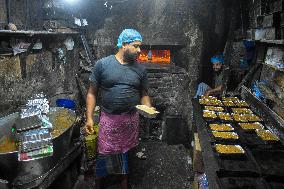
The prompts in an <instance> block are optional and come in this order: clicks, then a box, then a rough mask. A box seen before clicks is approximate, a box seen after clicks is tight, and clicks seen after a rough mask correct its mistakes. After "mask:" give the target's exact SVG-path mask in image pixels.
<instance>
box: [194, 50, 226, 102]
mask: <svg viewBox="0 0 284 189" xmlns="http://www.w3.org/2000/svg"><path fill="white" fill-rule="evenodd" d="M211 63H212V64H213V70H214V84H213V85H214V87H213V88H211V87H210V86H208V85H207V84H206V83H200V84H199V85H198V89H197V92H196V95H195V96H194V98H197V97H198V96H201V95H206V96H209V95H213V96H214V95H220V94H221V93H222V90H223V76H224V73H223V64H224V57H223V55H218V56H214V57H212V58H211Z"/></svg>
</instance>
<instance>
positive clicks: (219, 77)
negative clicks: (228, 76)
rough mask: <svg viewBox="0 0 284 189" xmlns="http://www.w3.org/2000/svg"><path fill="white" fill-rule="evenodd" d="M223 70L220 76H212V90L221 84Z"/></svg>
mask: <svg viewBox="0 0 284 189" xmlns="http://www.w3.org/2000/svg"><path fill="white" fill-rule="evenodd" d="M223 77H224V70H223V71H222V72H221V73H220V74H218V75H217V74H216V73H215V74H214V88H216V87H218V86H220V85H222V84H223Z"/></svg>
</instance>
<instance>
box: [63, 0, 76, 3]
mask: <svg viewBox="0 0 284 189" xmlns="http://www.w3.org/2000/svg"><path fill="white" fill-rule="evenodd" d="M65 1H66V2H67V3H70V4H74V3H76V2H77V1H78V0H65Z"/></svg>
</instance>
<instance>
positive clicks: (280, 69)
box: [261, 63, 284, 72]
mask: <svg viewBox="0 0 284 189" xmlns="http://www.w3.org/2000/svg"><path fill="white" fill-rule="evenodd" d="M261 64H263V65H265V66H268V67H270V68H273V69H275V70H278V71H281V72H284V68H277V67H276V66H273V65H270V64H265V63H261Z"/></svg>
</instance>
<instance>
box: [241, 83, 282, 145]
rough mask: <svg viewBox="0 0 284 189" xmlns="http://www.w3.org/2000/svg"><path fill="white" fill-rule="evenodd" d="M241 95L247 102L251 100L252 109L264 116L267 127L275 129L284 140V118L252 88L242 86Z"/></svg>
mask: <svg viewBox="0 0 284 189" xmlns="http://www.w3.org/2000/svg"><path fill="white" fill-rule="evenodd" d="M241 96H242V98H243V99H245V100H246V101H247V102H250V105H251V107H252V109H253V110H254V111H255V112H257V113H258V114H260V115H261V117H263V118H264V119H265V121H266V123H267V125H266V126H267V127H268V128H270V129H271V130H273V131H274V132H275V133H276V134H277V135H278V136H279V137H280V139H281V140H282V141H284V119H283V118H281V117H280V116H278V115H277V114H276V113H275V112H274V111H273V110H271V109H270V108H269V107H268V106H267V105H266V104H264V103H263V102H262V101H261V100H259V99H258V98H257V97H256V96H254V94H253V93H251V92H250V90H249V89H248V88H247V87H245V86H242V88H241Z"/></svg>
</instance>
